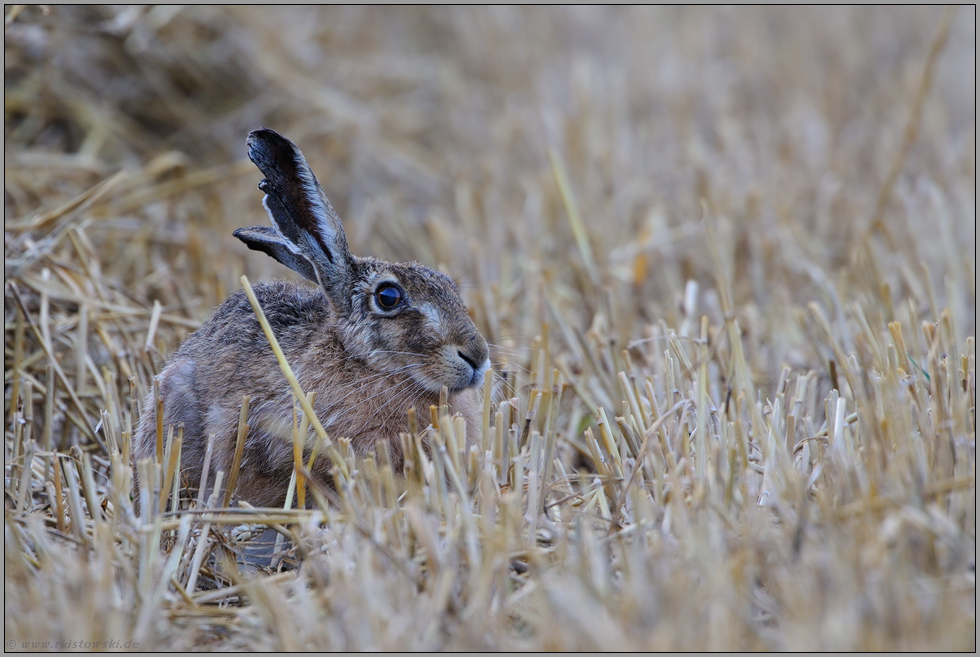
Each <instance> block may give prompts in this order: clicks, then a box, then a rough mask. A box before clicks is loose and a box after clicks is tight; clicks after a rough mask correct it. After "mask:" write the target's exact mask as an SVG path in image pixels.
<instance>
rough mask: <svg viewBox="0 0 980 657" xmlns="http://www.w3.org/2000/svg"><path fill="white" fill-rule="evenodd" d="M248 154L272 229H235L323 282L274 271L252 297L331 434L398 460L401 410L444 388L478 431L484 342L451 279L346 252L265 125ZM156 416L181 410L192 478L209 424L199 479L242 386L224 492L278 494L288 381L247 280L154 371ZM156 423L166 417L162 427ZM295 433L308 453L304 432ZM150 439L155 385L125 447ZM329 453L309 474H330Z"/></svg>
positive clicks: (301, 174)
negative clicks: (386, 293) (392, 300)
mask: <svg viewBox="0 0 980 657" xmlns="http://www.w3.org/2000/svg"><path fill="white" fill-rule="evenodd" d="M249 156H250V157H251V158H252V160H253V161H254V162H255V163H256V164H257V165H258V166H259V168H260V169H262V172H263V173H264V174H265V175H266V176H267V179H266V180H263V181H262V184H260V189H262V190H263V191H265V192H266V198H265V200H264V205H265V206H266V209H267V210H268V212H269V215H270V217H272V219H273V223H274V224H275V228H270V227H253V228H248V229H241V230H239V231H236V236H238V237H239V238H240V239H242V240H243V241H244V242H245V243H246V244H248V245H249V246H250V247H251V248H253V249H257V250H261V251H264V252H266V253H268V254H269V255H271V256H272V257H274V258H276V259H277V260H279V261H280V262H282V263H283V264H285V265H287V266H289V267H290V268H292V269H294V270H295V271H297V272H299V273H300V274H302V275H303V276H304V277H306V278H310V279H313V280H316V281H318V282H319V281H322V282H323V285H322V287H310V286H305V285H297V284H294V283H290V282H286V281H272V282H268V283H263V284H259V285H256V286H255V288H254V290H255V294H256V297H257V298H258V300H259V303H260V305H261V306H262V309H263V312H264V313H265V315H266V317H267V318H268V320H269V323H270V325H271V327H272V330H273V332H274V333H275V335H276V338H277V339H278V341H279V344H280V345H281V347H282V350H283V353H284V354H285V356H286V359H287V360H288V361H289V364H290V366H291V367H292V369H293V372H294V373H295V375H296V378H297V379H298V381H299V383H300V386H301V387H302V389H303V390H304V391H305V392H315V393H316V400H315V403H314V410H315V412H316V414H317V418H318V419H319V420H320V422H321V423H322V424H323V426H324V428H325V429H326V431H327V433H328V434H329V435H330V436H331V437H332V438H334V439H336V438H341V437H344V438H349V439H350V440H351V444H352V446H353V448H354V450H355V451H356V452H358V453H360V454H362V455H363V454H367V453H368V452H370V451H372V450H375V449H376V445H377V444H378V441H380V440H384V441H386V445H387V449H388V450H389V453H390V454H391V456H392V461H393V463H394V465H395V467H396V468H399V469H400V465H401V463H402V454H401V441H400V438H399V434H400V433H402V432H405V431H407V430H408V421H407V411H408V409H409V408H410V407H415V408H416V409H418V410H419V411H420V413H421V415H420V416H421V417H427V410H428V407H429V406H430V405H432V404H437V403H438V401H439V395H440V391H441V389H442V388H443V387H444V386H445V387H446V388H448V389H449V392H450V395H449V401H450V407H451V409H452V411H453V412H456V413H460V414H461V415H462V416H463V418H465V421H466V435H467V439H468V441H469V442H472V441H474V440H475V438H476V437H477V436H478V435H479V431H480V417H481V415H480V408H481V405H480V401H479V394H478V392H477V389H478V386H479V385H480V383H481V382H482V379H483V375H484V373H485V372H486V370H487V368H489V365H490V363H489V359H488V350H487V344H486V341H485V340H484V339H483V337H482V336H481V335H480V333H479V332H478V331H477V329H476V327H475V326H474V324H473V322H472V320H471V319H470V317H469V315H468V314H467V312H466V308H465V306H464V305H463V302H462V300H461V299H460V297H459V292H458V289H457V287H456V284H455V283H454V282H453V281H452V279H450V278H449V277H447V276H445V275H444V274H441V273H439V272H436V271H434V270H431V269H429V268H427V267H424V266H422V265H420V264H418V263H390V262H385V261H382V260H377V259H374V258H357V257H354V256H352V255H350V253H349V252H348V251H347V243H346V238H345V236H344V234H343V228H342V227H341V225H340V220H339V219H338V218H337V217H336V214H335V213H334V212H333V209H332V208H331V207H330V205H329V202H327V200H326V197H325V196H323V194H322V190H320V186H319V183H317V181H316V178H315V177H314V176H313V174H312V172H311V171H310V170H309V168H308V166H307V165H306V161H305V159H303V156H302V154H301V153H300V152H299V149H297V148H296V147H295V146H294V145H293V144H292V143H291V142H289V141H287V140H285V139H284V138H282V137H280V136H279V135H277V134H276V133H274V132H272V131H270V130H261V131H256V132H254V133H252V135H250V136H249ZM384 286H397V289H398V291H399V292H400V293H401V299H402V303H401V305H400V306H399V307H397V308H395V309H393V310H392V309H388V310H386V309H384V308H382V307H381V304H380V302H379V300H378V297H377V296H376V294H377V291H378V290H379V289H381V287H384ZM159 383H160V395H161V397H162V399H163V408H164V417H163V425H164V427H165V428H166V427H169V426H171V425H177V424H178V423H183V446H182V453H181V468H182V472H183V474H184V475H185V476H186V477H187V481H188V484H189V485H190V486H191V487H194V488H196V487H198V486H199V485H200V480H201V465H202V462H203V460H204V454H205V450H206V448H207V442H208V437H209V436H210V435H213V436H214V439H213V454H212V460H211V464H212V465H211V468H210V469H211V475H209V481H211V482H213V481H214V473H216V472H217V471H218V470H221V471H223V472H224V473H225V481H226V482H227V481H228V475H229V474H230V473H229V470H230V468H231V466H232V461H233V456H234V451H235V442H236V436H237V433H238V423H239V414H240V408H241V401H242V397H243V396H244V395H249V397H250V404H249V412H248V425H249V426H248V434H247V438H246V441H245V445H244V451H243V457H242V462H241V467H240V470H239V474H238V484H237V487H236V491H235V497H236V498H238V499H243V500H247V501H248V502H249V503H251V504H252V505H254V506H281V505H282V504H283V502H284V499H285V492H286V488H287V485H288V482H289V479H290V475H291V474H292V471H293V446H292V438H293V393H292V389H291V388H290V386H289V384H288V383H287V382H286V379H285V377H284V375H283V373H282V371H281V370H280V368H279V365H278V363H277V362H276V359H275V356H274V354H273V352H272V349H271V347H270V345H269V343H268V341H267V340H266V337H265V335H264V333H263V332H262V329H261V327H260V326H259V323H258V320H257V319H256V317H255V313H254V311H253V309H252V307H251V304H250V303H249V301H248V299H247V298H246V296H245V294H244V292H242V291H238V292H236V293H234V294H232V295H231V296H230V297H228V299H226V300H225V302H224V303H222V304H221V306H219V307H218V308H217V309H216V310H215V312H214V314H213V315H212V316H211V318H210V319H209V320H208V321H207V322H205V324H204V325H202V326H201V328H200V329H198V330H197V331H196V332H195V333H193V334H192V335H191V336H190V337H189V338H188V339H187V340H186V341H185V342H184V344H183V345H181V347H180V348H179V349H178V351H177V352H176V353H175V354H174V356H173V358H172V359H171V361H170V363H169V364H168V365H167V367H166V368H165V369H164V370H163V372H162V373H161V374H160V376H159ZM165 432H166V429H165ZM313 436H314V434H313V433H312V431H311V432H310V435H309V436H307V437H306V439H307V444H306V454H305V455H306V456H308V454H309V449H310V448H311V447H312V444H313V442H314V441H313ZM156 444H157V436H156V413H155V403H154V398H153V394H152V393H151V394H150V395H148V396H147V398H146V403H145V404H144V413H143V415H142V417H141V418H140V424H139V428H138V431H137V436H136V441H135V457H136V459H143V458H150V457H152V456H153V455H154V454H155V451H156ZM329 468H330V463H329V461H328V460H327V459H326V458H319V459H318V460H317V462H316V463H315V464H314V467H313V470H312V472H313V475H314V476H315V477H316V478H317V479H319V480H320V481H322V482H323V483H329V482H330V477H329V475H328V471H329Z"/></svg>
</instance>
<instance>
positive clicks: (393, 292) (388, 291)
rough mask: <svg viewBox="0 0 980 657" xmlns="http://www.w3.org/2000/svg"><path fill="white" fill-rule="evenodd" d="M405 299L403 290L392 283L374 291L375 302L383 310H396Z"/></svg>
mask: <svg viewBox="0 0 980 657" xmlns="http://www.w3.org/2000/svg"><path fill="white" fill-rule="evenodd" d="M404 298H405V294H404V293H403V292H402V289H401V288H400V287H398V286H397V285H394V284H392V283H384V284H383V285H381V286H379V287H378V289H377V290H375V291H374V300H375V302H376V303H377V304H378V307H379V308H381V310H394V309H395V308H397V307H398V306H399V305H401V302H402V300H403V299H404Z"/></svg>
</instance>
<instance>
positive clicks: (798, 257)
mask: <svg viewBox="0 0 980 657" xmlns="http://www.w3.org/2000/svg"><path fill="white" fill-rule="evenodd" d="M4 15H5V23H4V599H5V604H4V639H5V649H6V650H7V651H21V650H25V651H26V650H62V649H110V650H113V649H118V650H127V651H129V650H133V649H137V650H174V651H180V650H236V651H237V650H317V651H321V650H345V651H353V650H385V651H408V650H412V651H415V650H420V651H434V650H452V651H463V650H466V651H489V650H534V651H540V650H562V651H572V650H576V651H597V650H617V651H651V650H683V651H703V650H721V651H734V650H739V651H741V650H806V651H830V650H844V651H858V650H860V651H867V650H916V651H930V652H931V651H975V650H976V576H975V573H976V254H977V250H976V244H977V240H976V94H977V91H976V9H975V8H974V7H957V8H942V7H900V8H896V7H890V8H889V7H862V8H841V7H837V8H801V9H796V8H793V9H790V8H759V7H755V8H612V7H573V8H558V7H554V8H541V7H538V8H516V7H494V8H460V7H456V8H445V7H442V8H393V7H384V8H383V7H371V8H364V7H361V8H355V7H289V8H286V7H279V8H271V7H206V6H185V7H169V6H153V7H123V6H113V7H105V6H102V7H82V6H54V5H50V6H40V7H39V6H22V5H7V6H5V8H4ZM260 126H266V127H269V128H272V129H274V130H276V131H278V132H280V133H282V134H283V135H285V136H287V137H288V138H289V139H291V140H292V141H294V142H295V143H296V144H297V145H298V146H299V147H300V148H301V149H302V150H303V152H304V153H305V155H306V157H307V158H308V160H309V163H310V165H311V167H312V169H313V171H314V172H315V173H316V175H317V177H318V178H319V180H320V182H321V183H322V185H323V188H324V190H325V192H326V194H327V196H328V197H329V199H330V200H331V202H332V204H333V206H334V207H335V208H336V210H337V212H338V214H339V215H340V216H341V217H342V219H343V222H344V227H345V230H346V233H347V238H348V240H349V243H350V250H351V251H352V252H353V253H355V254H358V255H362V256H368V255H370V256H375V257H378V258H383V259H386V260H389V261H392V262H402V261H412V260H417V261H418V262H420V263H422V264H423V265H426V266H428V267H430V268H432V269H437V270H440V271H442V272H444V273H446V274H448V275H449V276H451V277H452V278H453V279H455V281H456V282H457V284H458V286H459V288H460V292H461V295H462V298H463V300H464V301H465V303H466V306H467V308H468V311H469V313H470V316H471V317H472V319H473V321H474V322H475V324H476V326H477V327H478V328H479V330H480V332H481V333H482V334H483V336H485V337H486V339H487V341H488V343H489V344H490V355H491V360H492V363H493V367H492V376H490V377H488V378H487V380H486V381H487V383H486V385H485V386H484V387H483V398H484V405H483V407H482V408H483V416H482V430H481V431H479V432H477V433H479V434H480V435H475V436H474V435H466V431H465V428H466V427H465V424H464V423H463V422H462V420H461V418H456V419H454V418H452V417H450V414H449V412H448V406H439V405H433V406H431V407H428V408H417V409H414V411H412V419H411V425H412V427H413V428H415V429H417V432H416V433H415V434H414V435H409V434H407V433H406V434H403V435H402V436H400V438H401V440H402V445H404V446H405V447H404V451H405V465H404V467H401V465H400V461H395V462H394V463H395V464H394V465H393V461H392V458H391V457H390V456H389V453H388V450H387V449H384V447H385V445H384V443H379V444H378V449H377V450H376V451H375V452H372V453H370V454H368V455H367V456H366V457H365V456H362V455H359V454H356V453H355V450H354V449H353V447H352V444H351V441H349V440H347V438H348V437H347V436H339V435H337V436H333V435H332V436H329V443H327V442H324V441H323V440H322V439H321V438H316V440H317V441H318V442H316V446H317V449H320V448H322V452H321V453H322V454H323V458H329V462H330V464H331V466H332V467H331V469H330V475H331V477H330V478H331V480H330V481H326V480H322V479H317V478H315V477H312V478H308V475H310V474H311V472H310V470H309V469H306V467H305V466H303V464H302V463H300V464H298V465H296V466H295V467H294V469H293V472H294V479H293V484H298V485H293V484H291V489H290V491H291V492H293V491H295V496H296V497H298V496H300V495H305V498H304V499H305V500H306V503H305V504H299V505H297V504H295V503H294V504H292V505H289V506H288V507H287V508H279V509H271V508H254V507H252V506H250V505H248V504H245V503H243V504H239V503H238V502H239V500H238V499H237V497H236V496H235V495H234V494H233V493H234V490H235V489H234V488H233V487H232V488H229V489H228V494H229V496H230V501H229V502H228V503H227V504H225V503H224V500H223V499H221V497H220V496H218V495H214V496H211V497H210V498H207V499H205V495H204V494H203V492H202V493H200V494H199V492H198V491H197V490H194V489H193V488H192V487H190V486H188V485H187V478H186V473H183V472H182V468H181V467H180V461H179V458H178V455H179V454H180V449H181V435H180V433H179V432H178V433H175V431H174V430H173V427H171V428H170V430H169V431H167V428H164V434H165V435H166V452H165V454H164V458H160V459H149V460H141V461H138V460H137V459H134V458H133V436H134V431H135V428H136V426H137V424H138V421H139V418H140V417H141V416H142V414H144V413H146V412H147V411H148V410H150V409H148V408H147V407H146V406H147V403H148V400H149V401H150V402H152V400H153V399H154V397H153V390H154V387H153V386H154V383H153V382H154V377H155V376H157V375H158V374H159V373H160V372H161V370H162V369H163V368H164V366H165V365H166V364H167V362H168V359H169V357H170V356H171V355H172V354H173V353H174V352H175V351H176V349H177V348H178V346H179V345H180V344H181V343H182V341H184V340H185V339H186V338H187V336H188V335H190V334H191V333H192V332H193V331H194V330H195V329H196V328H197V327H199V326H200V325H201V324H202V323H203V322H204V321H205V320H206V319H207V318H208V316H209V315H210V313H211V311H212V309H213V308H214V307H215V306H217V305H218V304H220V303H221V302H222V300H224V299H225V298H226V297H227V296H228V295H229V294H231V293H233V292H235V291H236V290H239V289H241V288H242V286H243V276H244V277H247V281H248V282H250V283H251V285H256V284H258V283H259V282H261V281H267V280H271V279H275V278H288V279H291V280H294V281H299V280H301V279H300V277H299V276H297V275H296V274H294V273H293V272H291V271H290V270H288V269H286V268H285V267H283V266H282V265H280V264H278V263H277V262H275V261H274V260H273V259H272V258H269V257H267V256H265V255H263V254H262V253H256V252H253V251H249V250H248V249H247V248H246V247H245V246H244V245H243V244H242V243H240V242H239V241H238V240H236V239H235V238H234V237H232V234H231V233H232V231H233V230H235V229H236V228H239V227H243V226H254V225H269V218H268V216H267V215H266V213H265V211H264V210H263V208H262V192H260V191H259V190H258V189H256V186H257V185H258V184H259V181H260V180H261V178H262V174H261V173H260V172H259V170H258V169H257V168H256V167H255V165H253V164H252V162H250V161H249V160H248V158H247V157H246V150H245V138H246V136H247V135H248V133H249V132H250V131H251V130H254V129H256V128H259V127H260ZM266 347H268V348H269V349H271V346H269V345H267V344H266V345H263V348H266ZM236 385H242V382H240V381H239V382H236ZM289 386H290V383H289V382H287V379H286V378H285V376H283V378H282V389H283V390H288V389H289ZM312 392H318V393H319V394H329V391H312ZM148 394H149V395H150V396H149V397H148V396H147V395H148ZM285 394H288V393H285ZM294 408H295V409H297V410H296V411H295V413H294V415H293V418H295V419H296V424H295V425H293V426H294V429H293V431H294V432H295V434H294V435H295V437H296V440H297V441H302V440H304V438H302V437H301V436H302V435H303V434H304V433H305V432H306V431H307V428H308V426H309V424H310V421H311V420H310V418H309V417H307V416H306V414H305V413H303V412H302V410H301V409H299V405H298V402H297V403H296V404H295V405H294ZM406 410H407V409H406ZM244 416H245V413H243V417H244ZM181 430H182V429H181ZM253 430H254V427H253ZM241 431H242V432H243V433H242V435H243V436H248V435H249V434H248V428H247V427H246V426H245V423H243V425H242V427H241ZM471 433H472V432H471ZM164 434H161V435H164ZM307 435H309V436H314V437H315V435H314V434H312V433H308V434H307ZM313 439H314V438H310V440H313ZM243 440H245V438H243ZM296 444H297V445H299V444H300V443H299V442H297V443H296ZM297 449H299V447H297ZM297 453H298V452H297ZM137 461H138V462H137ZM310 462H311V463H312V459H311V461H310ZM287 467H288V466H287ZM232 470H234V469H232ZM141 472H142V473H143V475H142V476H141V477H140V481H150V482H155V483H152V484H150V485H149V487H148V488H147V491H148V492H147V495H149V497H148V498H147V499H149V500H151V504H150V507H149V508H147V507H146V505H144V506H143V507H142V508H138V507H139V505H138V504H135V503H136V502H138V499H137V498H135V497H134V493H133V487H132V484H133V480H134V477H135V476H137V475H139V473H141ZM237 474H238V473H237V472H235V471H233V472H223V471H222V472H210V477H211V481H214V480H215V478H216V477H220V478H221V479H220V480H221V481H223V482H228V481H229V480H231V481H232V482H234V481H235V477H237ZM143 477H146V478H145V479H144V478H143ZM225 499H228V498H227V497H226V498H225ZM303 507H306V508H303ZM260 540H265V541H266V542H267V543H271V547H270V545H265V546H264V547H262V546H259V545H258V543H259V541H260ZM262 550H266V552H263V551H262ZM271 550H278V551H279V552H281V553H284V554H283V555H280V556H283V557H284V558H282V559H278V558H275V559H274V558H271V557H270V554H271ZM256 554H258V555H259V557H256Z"/></svg>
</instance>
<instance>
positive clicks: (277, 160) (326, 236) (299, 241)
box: [240, 128, 354, 314]
mask: <svg viewBox="0 0 980 657" xmlns="http://www.w3.org/2000/svg"><path fill="white" fill-rule="evenodd" d="M246 143H247V144H248V157H249V159H251V160H252V162H254V163H255V166H257V167H258V168H259V170H260V171H261V172H262V173H263V174H264V175H265V180H263V181H262V182H260V183H259V189H260V190H262V191H263V192H265V198H264V199H262V205H264V206H265V209H266V211H267V212H268V213H269V217H270V218H271V219H272V223H273V224H275V226H276V228H277V229H278V233H279V234H278V235H276V236H271V238H270V236H269V234H268V233H266V234H265V235H263V236H262V237H260V238H258V239H256V233H254V232H253V233H249V234H248V235H247V237H248V238H250V239H252V240H253V242H261V243H262V246H258V248H259V250H262V251H265V252H266V253H268V254H269V255H271V256H272V257H273V258H276V260H279V262H282V263H283V264H284V265H286V266H287V267H289V268H291V269H293V270H294V271H297V272H299V273H300V274H302V275H303V276H306V277H307V278H311V279H312V280H316V281H317V282H319V284H320V286H321V287H322V288H323V291H324V292H325V293H326V295H327V298H329V299H330V302H331V303H332V304H333V307H334V310H335V311H336V312H338V313H341V314H346V313H348V312H350V289H351V286H352V280H353V273H352V270H353V266H354V259H353V257H352V256H351V254H350V251H349V250H348V248H347V236H346V235H345V234H344V227H343V226H342V225H341V223H340V217H338V216H337V213H336V212H334V209H333V208H332V207H331V206H330V201H328V200H327V197H326V195H325V194H324V193H323V189H322V188H321V187H320V183H319V182H317V179H316V176H314V175H313V171H312V170H310V166H309V165H308V164H307V163H306V158H305V157H303V154H302V153H301V152H300V150H299V149H298V148H297V147H296V145H295V144H293V142H291V141H289V140H288V139H286V138H285V137H283V136H281V135H279V134H278V133H276V132H274V131H272V130H268V129H266V128H262V129H259V130H254V131H252V132H251V133H250V134H249V135H248V141H247V142H246ZM251 230H254V229H251ZM276 237H281V238H283V239H282V242H280V243H279V245H275V244H274V241H275V238H276ZM264 238H270V239H264ZM240 239H241V237H240ZM263 239H264V241H263ZM242 241H244V242H245V243H246V244H249V246H250V247H252V244H250V243H249V241H248V239H243V240H242ZM252 248H256V247H252ZM278 256H283V257H285V260H284V259H282V258H280V257H278ZM297 258H305V259H306V260H308V261H309V263H310V265H311V266H312V273H314V274H315V276H314V277H311V276H309V275H308V273H307V272H306V271H304V270H303V269H301V267H302V265H301V264H299V261H298V259H297ZM294 265H298V266H299V267H300V268H297V266H294Z"/></svg>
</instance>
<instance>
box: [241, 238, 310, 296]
mask: <svg viewBox="0 0 980 657" xmlns="http://www.w3.org/2000/svg"><path fill="white" fill-rule="evenodd" d="M232 235H234V236H235V237H237V238H238V239H240V240H241V241H243V242H245V245H246V246H247V247H248V248H250V249H252V250H253V251H262V252H263V253H265V254H266V255H270V256H272V257H273V258H275V259H276V260H278V261H279V262H280V263H282V264H284V265H286V266H287V267H289V268H290V269H292V270H293V271H294V272H296V273H297V274H299V275H300V276H302V277H303V278H305V279H307V280H310V281H313V282H314V283H319V282H320V281H319V280H317V277H316V271H315V270H314V269H313V264H312V263H311V262H310V261H309V260H307V259H306V257H305V256H304V255H303V254H302V253H300V252H299V247H297V246H296V245H295V244H293V243H292V242H289V241H287V240H286V239H285V238H283V236H282V235H280V234H279V231H278V230H276V229H275V228H273V227H272V226H250V227H248V228H239V229H238V230H236V231H235V232H234V233H232Z"/></svg>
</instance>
